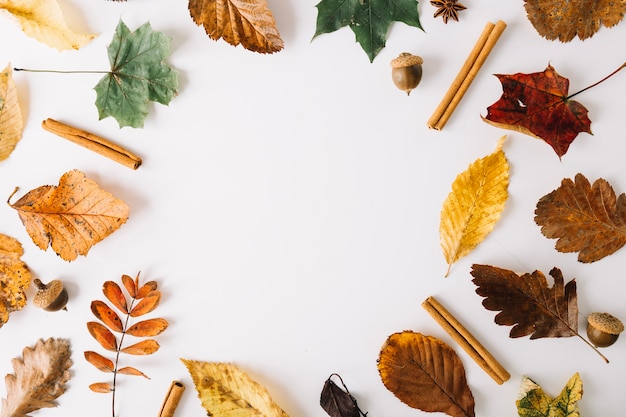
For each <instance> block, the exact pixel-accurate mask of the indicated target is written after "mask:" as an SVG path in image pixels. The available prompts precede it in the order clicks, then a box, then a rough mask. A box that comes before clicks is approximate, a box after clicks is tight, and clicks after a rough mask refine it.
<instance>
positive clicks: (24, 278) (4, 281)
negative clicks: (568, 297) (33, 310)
mask: <svg viewBox="0 0 626 417" xmlns="http://www.w3.org/2000/svg"><path fill="white" fill-rule="evenodd" d="M23 254H24V249H22V245H21V244H20V242H18V241H17V240H16V239H14V238H12V237H10V236H7V235H3V234H0V327H2V326H3V325H4V323H6V322H7V320H9V314H10V313H11V312H13V311H17V310H21V309H22V307H24V306H25V305H26V294H25V293H24V291H25V290H27V289H28V287H29V286H30V278H31V275H30V270H29V269H28V266H26V264H25V263H24V262H23V261H22V260H21V259H20V258H21V257H22V255H23Z"/></svg>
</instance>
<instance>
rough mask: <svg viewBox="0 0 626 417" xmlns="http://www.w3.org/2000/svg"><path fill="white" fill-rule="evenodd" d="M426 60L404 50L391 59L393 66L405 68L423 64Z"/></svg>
mask: <svg viewBox="0 0 626 417" xmlns="http://www.w3.org/2000/svg"><path fill="white" fill-rule="evenodd" d="M423 62H424V60H423V59H422V57H420V56H417V55H413V54H410V53H408V52H402V53H401V54H400V55H398V56H397V57H396V58H394V59H392V60H391V63H390V64H391V68H403V67H411V66H413V65H422V63H423Z"/></svg>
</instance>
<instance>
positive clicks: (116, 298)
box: [102, 281, 128, 313]
mask: <svg viewBox="0 0 626 417" xmlns="http://www.w3.org/2000/svg"><path fill="white" fill-rule="evenodd" d="M102 292H103V293H104V296H105V297H106V298H107V299H108V300H109V301H110V302H111V303H113V305H114V306H115V307H117V308H118V309H119V310H120V311H121V312H123V313H128V304H127V302H126V297H125V296H124V293H123V292H122V289H121V288H120V286H119V285H118V284H117V283H116V282H113V281H106V282H105V283H104V285H103V286H102Z"/></svg>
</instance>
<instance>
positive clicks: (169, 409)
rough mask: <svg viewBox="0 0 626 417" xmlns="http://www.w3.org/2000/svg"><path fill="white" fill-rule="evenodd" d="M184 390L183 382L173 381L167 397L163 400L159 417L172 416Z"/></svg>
mask: <svg viewBox="0 0 626 417" xmlns="http://www.w3.org/2000/svg"><path fill="white" fill-rule="evenodd" d="M184 391H185V386H184V385H183V384H182V383H180V382H178V381H172V383H171V384H170V388H169V390H168V391H167V394H165V399H164V400H163V405H162V406H161V411H159V415H158V417H172V416H173V415H174V411H176V407H178V402H179V401H180V397H181V396H182V395H183V392H184Z"/></svg>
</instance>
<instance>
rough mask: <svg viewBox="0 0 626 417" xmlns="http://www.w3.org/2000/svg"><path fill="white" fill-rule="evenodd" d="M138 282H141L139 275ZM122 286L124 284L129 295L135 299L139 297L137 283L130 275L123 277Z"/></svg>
mask: <svg viewBox="0 0 626 417" xmlns="http://www.w3.org/2000/svg"><path fill="white" fill-rule="evenodd" d="M137 280H139V275H137ZM122 284H124V288H126V291H127V292H128V295H130V296H131V297H132V298H135V296H136V295H137V283H136V282H135V280H134V279H132V278H131V277H130V276H128V275H122Z"/></svg>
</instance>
